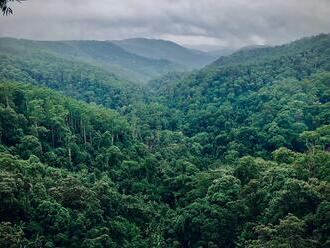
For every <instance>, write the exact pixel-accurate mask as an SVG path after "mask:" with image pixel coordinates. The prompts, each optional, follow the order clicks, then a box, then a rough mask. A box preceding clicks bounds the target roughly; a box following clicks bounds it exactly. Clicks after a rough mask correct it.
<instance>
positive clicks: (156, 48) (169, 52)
mask: <svg viewBox="0 0 330 248" xmlns="http://www.w3.org/2000/svg"><path fill="white" fill-rule="evenodd" d="M113 42H114V43H115V44H117V45H118V46H120V47H122V48H124V49H125V50H127V51H130V52H132V53H135V54H139V55H141V56H144V57H148V58H153V59H157V58H158V59H159V58H161V59H165V60H168V61H172V62H173V63H176V64H181V65H183V66H185V67H186V68H189V69H196V68H201V67H203V66H205V65H207V64H209V63H211V62H212V61H214V60H215V58H216V56H213V55H210V54H208V53H205V52H202V51H198V50H193V49H188V48H185V47H182V46H180V45H178V44H176V43H174V42H171V41H166V40H156V39H145V38H134V39H126V40H116V41H113Z"/></svg>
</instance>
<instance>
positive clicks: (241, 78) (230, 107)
mask: <svg viewBox="0 0 330 248" xmlns="http://www.w3.org/2000/svg"><path fill="white" fill-rule="evenodd" d="M329 48H330V35H319V36H316V37H311V38H306V39H302V40H299V41H296V42H293V43H291V44H288V45H285V46H279V47H274V48H259V49H253V50H247V51H240V52H237V53H234V54H233V55H231V56H228V57H222V58H220V59H219V60H218V61H216V62H215V63H213V64H212V65H210V66H208V67H206V68H204V69H203V70H200V71H198V72H196V73H193V74H190V75H188V76H183V77H179V78H176V79H175V80H174V81H171V80H168V81H165V82H163V83H159V82H156V86H155V87H152V85H151V92H153V96H154V101H155V102H161V103H162V104H163V105H165V107H166V108H168V109H169V110H168V111H169V112H174V113H175V118H174V119H173V120H172V121H171V122H168V123H171V126H167V127H165V128H173V127H174V128H175V129H180V130H182V131H183V132H184V133H185V134H187V135H189V136H192V137H196V138H197V137H198V138H197V139H201V140H204V141H203V142H204V144H205V145H207V146H208V148H207V147H205V151H208V153H209V154H213V155H216V156H219V157H222V158H224V157H226V156H227V155H228V156H229V155H230V154H236V155H235V156H242V155H247V154H255V152H257V153H258V154H259V155H262V153H263V152H261V151H272V150H274V149H275V148H276V147H279V146H287V147H289V148H292V147H295V149H298V150H299V149H300V148H299V147H300V146H301V144H300V143H299V142H298V141H297V139H298V136H299V133H300V132H302V131H304V130H308V129H314V128H315V126H314V125H315V124H316V123H318V122H320V123H323V124H327V123H328V122H329V119H327V118H328V117H327V114H326V113H327V108H328V107H329V103H328V100H325V99H327V97H325V98H324V97H321V95H322V94H328V93H326V92H329V91H328V90H325V89H327V87H328V80H329V79H328V77H329V75H328V74H325V75H322V74H320V75H317V76H315V78H313V77H312V79H311V78H309V77H310V76H311V75H312V74H314V73H317V72H320V71H327V72H328V71H330V49H329ZM319 77H320V78H321V79H318V78H319ZM305 80H306V81H305ZM323 84H324V86H322V85H323ZM313 85H314V86H313ZM315 87H316V88H315ZM324 90H325V92H324V93H323V92H322V91H324ZM308 91H310V92H308ZM273 93H274V95H272V94H273ZM315 97H316V98H315ZM320 97H321V99H323V100H321V99H320ZM289 102H291V103H289ZM309 108H315V109H318V111H320V113H323V114H321V115H322V116H323V117H320V119H318V120H313V121H311V120H310V119H309V117H308V115H306V111H307V109H309ZM323 111H325V112H323ZM283 115H285V116H287V117H288V118H289V116H290V118H291V121H289V122H282V121H281V118H284V117H283ZM174 120H175V121H174ZM284 129H285V130H286V131H285V132H284V131H283V130H284ZM279 130H282V131H283V132H281V131H279ZM247 140H250V141H247ZM245 141H247V143H246V144H244V142H245ZM252 144H256V146H254V145H252ZM266 154H267V153H266ZM229 157H230V156H229ZM229 157H228V158H229Z"/></svg>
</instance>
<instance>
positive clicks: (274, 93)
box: [0, 35, 330, 248]
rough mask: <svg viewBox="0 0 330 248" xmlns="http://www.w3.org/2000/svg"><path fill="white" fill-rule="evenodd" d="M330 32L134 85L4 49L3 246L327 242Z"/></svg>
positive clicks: (0, 88) (0, 105) (0, 97)
mask: <svg viewBox="0 0 330 248" xmlns="http://www.w3.org/2000/svg"><path fill="white" fill-rule="evenodd" d="M328 44H329V35H320V36H317V37H313V38H309V39H303V40H301V41H297V42H294V43H292V44H290V45H285V46H280V47H275V48H262V49H252V50H247V51H240V52H238V53H236V54H233V55H232V56H229V57H227V58H222V59H220V60H219V61H217V62H216V63H214V64H212V65H211V66H209V67H207V68H205V69H203V70H201V71H199V72H195V73H192V74H190V75H184V76H182V77H181V76H179V75H177V74H176V75H168V76H167V77H165V78H164V79H163V80H164V81H162V79H159V80H155V81H154V82H153V83H154V86H152V85H150V88H146V89H145V90H146V92H145V94H144V95H143V97H142V96H138V95H139V94H138V93H139V92H137V91H136V92H133V90H132V88H131V86H130V85H129V84H123V85H120V83H119V81H118V79H115V78H114V77H112V76H111V75H110V74H109V73H108V72H106V71H105V70H104V68H103V69H100V68H98V67H97V66H95V67H89V65H86V64H84V63H82V62H79V63H77V64H75V63H71V62H69V61H70V60H67V59H65V58H59V57H56V58H55V57H53V56H54V55H53V54H52V55H50V54H49V57H47V56H46V54H45V53H43V52H40V51H35V50H34V48H33V47H30V48H28V49H26V50H24V49H23V50H24V51H29V52H30V53H31V54H32V55H31V54H28V55H26V57H24V56H23V57H20V56H18V57H15V58H11V57H10V56H7V55H0V56H2V57H1V59H0V63H1V64H2V65H1V69H0V70H2V71H1V73H0V78H1V79H2V80H3V82H1V83H0V247H73V248H75V247H86V248H87V247H127V248H128V247H141V248H142V247H196V248H197V247H213V248H215V247H229V248H230V247H251V248H252V247H260V248H261V247H315V248H318V247H327V246H328V245H329V242H330V241H329V231H330V225H329V221H330V220H329V211H330V205H329V192H330V191H329V189H330V184H329V182H330V177H329V175H330V154H329V147H330V139H329V125H330V123H329V120H330V118H329V117H330V111H329V109H330V108H329V99H330V97H329V92H330V91H329V82H330V74H329V49H328ZM53 45H54V46H55V45H56V44H53ZM85 45H86V44H85ZM84 48H86V47H84ZM7 49H9V50H10V49H11V48H10V46H9V47H7ZM16 49H17V47H16ZM52 49H55V50H56V49H57V48H56V46H55V47H53V48H52ZM14 50H15V49H14ZM90 52H91V54H93V53H94V52H96V51H90ZM99 52H100V51H99ZM28 57H29V58H30V59H31V61H30V60H29V59H27V58H28ZM50 59H52V61H50ZM5 70H6V71H5ZM60 72H65V73H64V74H63V75H61V73H60ZM14 80H17V81H22V82H23V83H25V84H20V83H12V82H5V81H14ZM112 80H113V81H112ZM27 82H30V83H32V84H33V85H30V84H26V83H27ZM40 86H48V87H50V88H53V89H56V90H57V91H59V92H64V93H65V94H67V95H69V96H73V97H74V98H78V99H81V100H84V101H85V102H89V103H84V102H79V101H77V100H73V99H71V98H69V97H65V96H63V95H61V94H59V93H56V92H55V91H53V90H50V89H46V88H42V87H40ZM94 102H95V103H94ZM97 104H102V105H103V106H104V107H103V106H101V105H97ZM106 107H113V108H115V109H117V110H111V109H108V108H106ZM117 111H118V112H117Z"/></svg>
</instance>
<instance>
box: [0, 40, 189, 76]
mask: <svg viewBox="0 0 330 248" xmlns="http://www.w3.org/2000/svg"><path fill="white" fill-rule="evenodd" d="M31 51H35V52H40V53H48V54H52V55H54V56H56V57H60V58H64V59H67V60H72V61H77V62H84V63H88V64H91V65H94V66H99V67H102V68H103V69H104V70H107V71H108V72H110V73H112V74H115V75H117V76H118V77H120V78H123V79H126V80H131V81H133V82H142V81H146V80H148V79H151V78H153V77H156V76H159V75H162V74H164V73H166V72H170V71H175V70H183V67H180V66H179V65H177V64H174V63H171V62H170V61H168V60H164V59H162V58H146V57H143V56H140V55H137V54H134V53H130V52H128V51H126V50H124V49H122V48H121V47H119V46H117V45H116V44H114V43H112V42H109V41H32V40H18V39H12V38H1V39H0V53H2V54H7V55H15V56H21V57H26V55H27V54H29V53H30V52H31ZM33 59H35V58H33Z"/></svg>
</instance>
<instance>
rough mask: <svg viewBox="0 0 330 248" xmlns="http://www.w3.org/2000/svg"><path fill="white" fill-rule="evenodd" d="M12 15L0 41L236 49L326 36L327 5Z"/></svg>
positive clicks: (171, 5)
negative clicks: (137, 40)
mask: <svg viewBox="0 0 330 248" xmlns="http://www.w3.org/2000/svg"><path fill="white" fill-rule="evenodd" d="M13 9H14V15H13V16H9V17H4V16H1V17H0V22H1V24H0V36H11V37H19V38H29V39H38V40H68V39H94V40H112V39H124V38H131V37H149V38H161V39H169V40H173V41H175V42H178V43H181V44H190V45H198V44H209V45H219V46H222V47H240V46H246V45H252V44H269V45H273V44H281V43H284V42H287V41H290V40H294V39H297V38H300V37H303V36H309V35H313V34H318V33H321V32H323V33H329V32H330V18H329V16H330V1H329V0H276V1H274V0H203V1H196V0H121V1H118V0H98V1H91V0H28V1H26V2H24V3H21V4H15V5H13Z"/></svg>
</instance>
